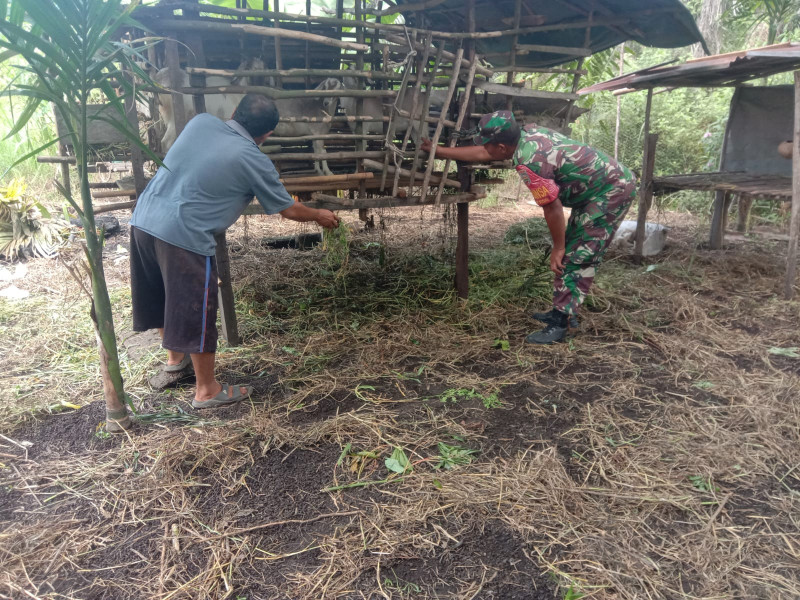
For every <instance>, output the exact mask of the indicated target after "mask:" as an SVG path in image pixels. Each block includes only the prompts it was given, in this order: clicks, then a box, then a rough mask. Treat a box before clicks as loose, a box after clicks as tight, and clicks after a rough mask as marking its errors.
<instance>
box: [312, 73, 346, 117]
mask: <svg viewBox="0 0 800 600" xmlns="http://www.w3.org/2000/svg"><path fill="white" fill-rule="evenodd" d="M317 89H318V90H343V89H344V84H342V82H341V81H339V80H338V79H334V78H333V77H328V78H327V79H326V80H325V81H323V82H322V83H320V84H319V85H318V86H317ZM338 106H339V98H338V97H330V98H324V99H323V100H322V110H323V111H325V113H327V114H328V115H331V116H333V115H335V114H336V109H337V107H338Z"/></svg>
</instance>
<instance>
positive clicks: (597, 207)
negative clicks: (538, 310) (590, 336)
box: [553, 181, 636, 315]
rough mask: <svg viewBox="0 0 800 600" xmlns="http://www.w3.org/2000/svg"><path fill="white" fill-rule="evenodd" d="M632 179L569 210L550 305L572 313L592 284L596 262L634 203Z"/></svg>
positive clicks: (575, 311) (584, 297)
mask: <svg viewBox="0 0 800 600" xmlns="http://www.w3.org/2000/svg"><path fill="white" fill-rule="evenodd" d="M635 192H636V184H635V182H634V181H630V182H626V181H621V182H619V183H618V184H617V186H616V187H615V188H614V189H613V190H612V191H610V192H608V193H607V194H605V195H603V196H598V197H596V198H593V199H591V200H589V201H588V202H586V203H585V204H581V205H580V206H576V207H574V208H573V209H572V215H571V216H570V218H569V223H568V224H567V232H566V253H565V254H564V273H563V274H562V275H557V276H556V279H555V282H554V284H553V287H554V292H553V307H554V308H555V309H556V310H560V311H561V312H565V313H567V314H569V315H575V314H577V312H578V307H580V305H581V304H583V301H584V300H585V299H586V294H588V293H589V288H591V287H592V282H593V281H594V277H595V272H596V269H597V265H599V264H600V262H601V261H602V260H603V256H604V255H605V253H606V250H608V245H609V244H610V243H611V239H612V238H613V237H614V234H615V233H616V231H617V228H618V227H619V225H620V223H622V221H623V219H624V218H625V214H626V213H627V212H628V209H629V208H630V206H631V203H632V202H633V197H634V195H635Z"/></svg>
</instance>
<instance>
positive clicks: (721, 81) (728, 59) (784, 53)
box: [578, 42, 800, 94]
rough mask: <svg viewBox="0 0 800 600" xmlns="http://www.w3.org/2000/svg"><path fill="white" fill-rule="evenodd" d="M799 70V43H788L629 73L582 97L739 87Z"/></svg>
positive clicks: (584, 91)
mask: <svg viewBox="0 0 800 600" xmlns="http://www.w3.org/2000/svg"><path fill="white" fill-rule="evenodd" d="M798 68H800V43H797V42H788V43H785V44H776V45H774V46H765V47H763V48H754V49H751V50H743V51H741V52H731V53H729V54H717V55H714V56H706V57H704V58H697V59H694V60H690V61H687V62H685V63H683V64H679V65H661V66H656V67H650V68H647V69H642V70H641V71H636V72H634V73H627V74H625V75H622V76H620V77H615V78H614V79H609V80H608V81H604V82H602V83H597V84H595V85H592V86H589V87H586V88H583V89H582V90H579V91H578V93H579V94H591V93H592V92H602V91H616V90H641V89H648V88H654V87H722V86H736V85H739V84H741V83H744V82H746V81H750V80H752V79H759V78H761V77H766V76H768V75H775V74H777V73H785V72H787V71H794V70H795V69H798Z"/></svg>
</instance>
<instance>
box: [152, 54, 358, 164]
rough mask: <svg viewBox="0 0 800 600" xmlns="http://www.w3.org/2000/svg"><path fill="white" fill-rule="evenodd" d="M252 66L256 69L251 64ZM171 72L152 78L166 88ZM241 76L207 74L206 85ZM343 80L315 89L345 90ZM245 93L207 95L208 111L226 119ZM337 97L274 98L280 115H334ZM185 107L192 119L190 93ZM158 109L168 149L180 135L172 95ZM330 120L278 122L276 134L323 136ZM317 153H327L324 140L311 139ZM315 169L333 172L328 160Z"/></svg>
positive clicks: (183, 77)
mask: <svg viewBox="0 0 800 600" xmlns="http://www.w3.org/2000/svg"><path fill="white" fill-rule="evenodd" d="M249 68H254V66H253V65H252V64H249ZM171 76H172V72H171V71H170V69H169V68H168V67H167V68H163V69H161V70H159V71H158V72H157V73H156V75H155V77H154V78H153V79H154V81H155V82H156V83H158V84H159V85H160V86H162V87H164V88H168V89H169V88H170V87H171V86H172V77H171ZM177 79H178V87H190V85H189V74H188V73H187V72H186V71H184V70H183V69H180V70H179V73H178V78H177ZM241 83H242V82H240V80H239V79H231V78H229V77H223V76H220V75H208V76H206V78H205V85H206V87H224V86H231V85H241ZM342 87H343V86H342V83H341V81H339V80H338V79H333V78H329V79H326V80H325V81H323V82H322V83H321V84H320V85H318V86H317V88H316V89H320V90H337V89H342ZM243 97H244V95H243V94H233V93H231V94H206V95H205V105H206V112H207V113H209V114H212V115H214V116H215V117H217V118H220V119H223V120H226V119H229V118H230V117H231V115H232V114H233V111H234V109H235V108H236V106H237V105H238V104H239V102H240V101H241V99H242V98H243ZM337 103H338V98H281V99H278V100H275V104H276V106H277V108H278V113H279V114H280V116H281V117H320V116H326V115H331V116H332V115H333V114H334V113H335V112H336V108H337V105H338V104H337ZM183 108H184V111H185V114H186V118H187V120H188V119H191V118H192V117H193V116H194V115H195V111H194V102H193V99H192V96H191V95H184V96H183ZM158 110H159V113H160V115H161V119H162V121H163V123H164V126H165V131H164V135H163V137H162V138H161V148H162V150H163V151H164V152H166V151H168V150H169V149H170V147H171V146H172V144H173V143H174V142H175V138H176V137H177V132H176V127H175V114H174V112H173V106H172V95H171V94H158ZM330 127H331V124H330V123H329V122H327V123H326V122H322V123H320V122H317V123H278V126H277V127H276V128H275V134H276V135H278V136H303V135H324V134H326V133H328V132H329V131H330ZM312 146H313V149H314V152H315V153H317V154H324V153H325V144H324V142H323V140H314V141H313V142H312ZM315 169H316V171H317V172H318V173H319V174H320V175H322V174H324V175H332V173H331V170H330V169H329V168H328V163H327V161H325V160H320V161H316V162H315Z"/></svg>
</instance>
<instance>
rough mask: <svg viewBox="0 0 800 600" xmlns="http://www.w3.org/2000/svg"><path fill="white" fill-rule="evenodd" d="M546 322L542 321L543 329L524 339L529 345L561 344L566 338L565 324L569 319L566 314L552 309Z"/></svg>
mask: <svg viewBox="0 0 800 600" xmlns="http://www.w3.org/2000/svg"><path fill="white" fill-rule="evenodd" d="M551 313H552V314H551V316H550V319H549V320H548V321H544V320H542V322H543V323H545V328H544V329H542V330H541V331H537V332H536V333H532V334H530V335H529V336H528V337H526V338H525V341H526V342H528V343H529V344H554V343H556V342H563V341H564V340H565V339H566V337H567V324H568V323H569V318H568V317H567V314H566V313H562V312H561V311H557V310H555V309H553V310H552V311H551Z"/></svg>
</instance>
